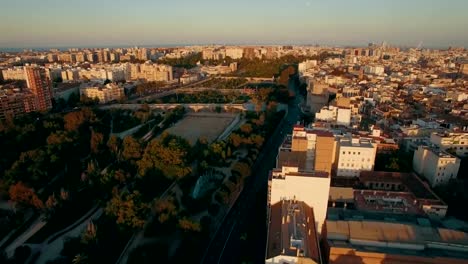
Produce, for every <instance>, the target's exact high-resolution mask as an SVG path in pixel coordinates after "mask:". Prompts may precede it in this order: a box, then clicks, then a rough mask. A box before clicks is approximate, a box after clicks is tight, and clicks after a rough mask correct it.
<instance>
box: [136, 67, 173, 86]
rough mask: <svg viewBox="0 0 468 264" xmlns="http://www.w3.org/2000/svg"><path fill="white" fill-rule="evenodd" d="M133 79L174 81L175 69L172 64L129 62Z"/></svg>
mask: <svg viewBox="0 0 468 264" xmlns="http://www.w3.org/2000/svg"><path fill="white" fill-rule="evenodd" d="M129 70H130V78H131V80H137V79H145V80H146V81H164V82H168V81H172V80H173V79H174V78H173V71H172V66H169V65H161V64H153V63H143V64H129Z"/></svg>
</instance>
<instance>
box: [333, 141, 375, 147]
mask: <svg viewBox="0 0 468 264" xmlns="http://www.w3.org/2000/svg"><path fill="white" fill-rule="evenodd" d="M340 146H341V147H355V148H373V147H374V146H373V145H372V143H371V141H370V140H363V139H360V140H354V141H353V140H351V139H341V140H340Z"/></svg>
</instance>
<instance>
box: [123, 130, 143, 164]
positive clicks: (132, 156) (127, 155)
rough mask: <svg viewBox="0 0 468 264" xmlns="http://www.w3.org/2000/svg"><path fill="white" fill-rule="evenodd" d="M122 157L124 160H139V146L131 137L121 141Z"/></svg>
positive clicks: (140, 150)
mask: <svg viewBox="0 0 468 264" xmlns="http://www.w3.org/2000/svg"><path fill="white" fill-rule="evenodd" d="M122 145H123V150H122V157H123V158H124V159H125V160H137V159H140V158H141V152H142V149H141V145H140V142H138V141H137V140H136V139H135V138H133V137H132V136H126V137H125V138H124V140H123V143H122Z"/></svg>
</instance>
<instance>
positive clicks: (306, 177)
mask: <svg viewBox="0 0 468 264" xmlns="http://www.w3.org/2000/svg"><path fill="white" fill-rule="evenodd" d="M268 185H269V186H268V187H269V188H268V190H269V193H268V197H269V199H268V202H269V205H273V204H276V203H278V202H281V201H282V200H297V201H303V202H304V203H306V204H307V205H308V206H310V207H312V208H313V210H314V214H315V222H316V226H317V232H318V233H321V231H322V225H323V224H324V222H325V218H326V217H327V207H328V196H329V193H330V175H329V174H328V173H326V172H303V171H299V169H298V167H297V166H296V167H294V166H291V167H288V166H283V167H282V168H280V169H274V170H273V171H271V177H270V180H269V182H268Z"/></svg>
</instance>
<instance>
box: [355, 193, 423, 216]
mask: <svg viewBox="0 0 468 264" xmlns="http://www.w3.org/2000/svg"><path fill="white" fill-rule="evenodd" d="M414 201H415V199H414V196H413V195H412V194H410V193H406V192H388V191H372V190H355V191H354V202H355V205H356V208H357V209H358V210H364V211H386V212H390V213H398V214H415V215H424V211H423V210H422V209H421V208H420V206H419V203H418V202H416V203H414Z"/></svg>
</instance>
